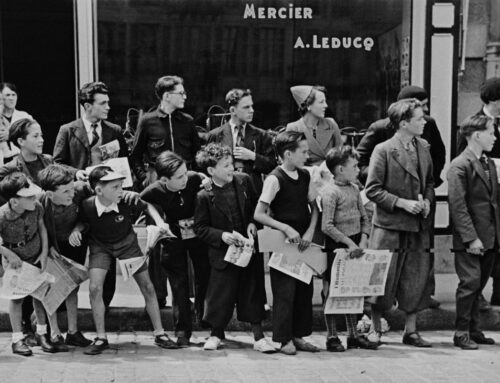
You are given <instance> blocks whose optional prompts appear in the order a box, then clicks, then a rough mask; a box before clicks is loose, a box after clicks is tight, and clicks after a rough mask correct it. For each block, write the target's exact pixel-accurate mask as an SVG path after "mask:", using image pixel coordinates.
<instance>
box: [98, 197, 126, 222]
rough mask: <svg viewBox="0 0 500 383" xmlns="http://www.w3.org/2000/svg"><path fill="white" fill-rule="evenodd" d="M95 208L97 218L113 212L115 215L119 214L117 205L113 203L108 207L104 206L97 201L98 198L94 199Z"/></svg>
mask: <svg viewBox="0 0 500 383" xmlns="http://www.w3.org/2000/svg"><path fill="white" fill-rule="evenodd" d="M95 207H96V209H97V216H98V217H100V216H101V215H103V213H108V212H110V211H115V212H116V213H119V212H120V210H118V205H117V204H116V202H113V203H112V204H111V205H109V206H104V205H103V204H102V203H101V201H99V198H98V197H96V198H95Z"/></svg>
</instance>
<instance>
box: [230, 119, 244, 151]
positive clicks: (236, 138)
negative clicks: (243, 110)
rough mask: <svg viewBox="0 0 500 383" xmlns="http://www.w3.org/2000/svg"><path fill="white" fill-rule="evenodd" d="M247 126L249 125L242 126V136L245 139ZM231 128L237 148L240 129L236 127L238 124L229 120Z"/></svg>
mask: <svg viewBox="0 0 500 383" xmlns="http://www.w3.org/2000/svg"><path fill="white" fill-rule="evenodd" d="M246 125H247V124H243V125H242V131H241V135H242V137H243V138H244V137H245V128H246ZM229 126H230V127H231V133H232V135H233V146H235V145H236V143H237V142H238V127H237V126H236V124H235V123H234V122H233V121H232V120H229ZM242 145H243V143H242Z"/></svg>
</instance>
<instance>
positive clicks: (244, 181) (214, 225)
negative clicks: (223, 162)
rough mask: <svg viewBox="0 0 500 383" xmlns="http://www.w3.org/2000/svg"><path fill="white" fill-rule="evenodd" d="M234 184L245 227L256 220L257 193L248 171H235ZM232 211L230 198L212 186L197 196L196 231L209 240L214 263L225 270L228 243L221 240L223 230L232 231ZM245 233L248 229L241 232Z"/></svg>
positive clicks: (205, 240)
mask: <svg viewBox="0 0 500 383" xmlns="http://www.w3.org/2000/svg"><path fill="white" fill-rule="evenodd" d="M233 185H234V187H235V190H236V201H234V203H236V204H237V205H238V208H239V209H240V212H241V216H242V218H243V223H244V227H245V228H246V227H247V226H248V225H249V224H250V223H252V222H253V211H254V209H255V204H256V202H257V194H256V192H255V189H254V187H253V183H252V181H251V178H250V176H249V175H248V174H244V173H235V174H234V178H233ZM233 229H234V227H233V223H232V220H231V211H230V210H229V208H228V201H227V200H226V199H225V198H221V196H220V195H219V194H218V193H214V191H213V190H211V191H207V190H201V191H200V192H199V193H198V196H197V200H196V208H195V212H194V231H195V233H196V235H197V236H198V237H199V238H200V239H201V240H202V241H203V242H205V243H207V244H208V246H209V248H208V258H209V260H210V264H211V266H212V267H215V268H216V269H219V270H222V269H225V268H226V266H227V262H226V261H224V256H225V255H226V251H227V248H228V246H227V245H226V243H225V242H223V241H222V233H224V232H230V233H232V232H233ZM242 234H243V235H244V236H245V237H246V233H242Z"/></svg>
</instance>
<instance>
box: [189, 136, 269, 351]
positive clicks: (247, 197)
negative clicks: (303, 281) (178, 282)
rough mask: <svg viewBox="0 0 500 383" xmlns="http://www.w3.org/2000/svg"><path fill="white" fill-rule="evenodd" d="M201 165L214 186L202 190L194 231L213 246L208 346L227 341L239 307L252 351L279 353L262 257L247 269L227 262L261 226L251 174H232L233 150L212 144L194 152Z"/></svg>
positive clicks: (207, 310) (256, 257)
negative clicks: (270, 327) (272, 338)
mask: <svg viewBox="0 0 500 383" xmlns="http://www.w3.org/2000/svg"><path fill="white" fill-rule="evenodd" d="M196 162H197V164H198V166H199V167H200V168H201V169H203V170H205V171H206V172H207V173H208V174H209V175H210V177H211V188H210V189H211V190H209V191H208V190H201V191H200V192H199V193H198V198H197V205H196V210H195V216H194V231H195V233H196V235H198V237H199V238H200V239H201V240H202V241H204V242H206V243H207V244H208V245H209V249H208V258H209V261H210V266H211V267H212V270H211V272H210V282H209V285H208V291H207V296H206V305H205V315H204V317H203V319H204V321H206V322H207V323H209V324H210V325H211V326H212V331H211V334H210V338H208V340H207V342H206V343H205V346H204V349H205V350H216V349H217V348H218V347H219V346H220V344H221V340H222V339H224V328H225V327H226V326H227V324H228V323H229V321H230V320H231V317H232V315H233V310H234V306H235V305H236V308H237V314H238V320H240V321H243V322H249V323H251V325H252V331H253V334H254V338H255V343H254V350H256V351H260V352H263V353H272V352H275V351H276V350H275V348H274V346H272V344H271V343H270V342H269V341H268V340H267V339H266V338H265V337H264V333H263V331H262V324H261V323H262V320H263V319H264V317H265V312H264V293H263V292H264V290H263V289H264V282H263V281H264V278H263V277H262V273H263V272H264V264H263V259H262V255H261V254H259V253H254V254H253V255H252V258H251V260H250V263H249V264H248V265H247V266H246V267H239V266H236V265H234V264H232V263H230V262H226V261H225V260H224V256H225V254H226V252H227V249H228V246H230V245H243V243H242V240H243V238H244V237H245V236H248V238H252V237H254V236H255V235H256V233H257V228H256V226H255V224H254V223H253V222H252V212H253V209H254V207H255V200H256V197H257V196H256V193H255V190H254V187H253V184H252V181H251V178H250V176H249V175H247V174H244V173H234V167H233V157H232V154H231V149H229V147H227V146H222V145H220V144H209V145H207V146H206V147H205V148H203V149H202V150H201V151H199V152H198V154H197V155H196Z"/></svg>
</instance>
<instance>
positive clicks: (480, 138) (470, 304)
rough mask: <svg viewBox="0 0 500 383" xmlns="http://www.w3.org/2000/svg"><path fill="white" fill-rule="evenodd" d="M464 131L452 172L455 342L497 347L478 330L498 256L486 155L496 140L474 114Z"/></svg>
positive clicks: (493, 179)
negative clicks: (462, 147)
mask: <svg viewBox="0 0 500 383" xmlns="http://www.w3.org/2000/svg"><path fill="white" fill-rule="evenodd" d="M460 133H461V135H462V136H463V137H465V138H466V140H467V147H466V148H465V150H464V151H463V152H462V153H461V154H460V155H459V156H458V157H456V158H455V159H454V160H453V161H452V162H451V164H450V169H449V171H448V182H449V188H448V190H449V191H448V201H449V207H450V214H451V220H452V224H453V249H454V250H455V269H456V271H457V274H458V277H459V279H460V283H459V284H458V287H457V294H456V296H457V300H456V305H457V309H456V313H457V318H456V323H455V328H456V332H455V336H454V338H453V342H454V344H455V346H457V347H461V348H462V349H466V350H475V349H477V348H478V346H477V345H478V344H494V340H493V339H491V338H486V337H485V336H484V334H483V333H482V332H481V330H480V318H479V298H480V296H481V291H482V289H483V288H484V286H485V285H486V283H487V281H488V278H489V276H490V274H491V270H492V268H493V264H494V262H495V259H496V258H497V257H498V249H499V241H500V216H499V211H498V204H499V201H500V194H499V193H500V188H499V187H498V178H497V172H496V169H495V164H494V162H493V161H492V160H491V158H488V157H487V156H486V155H485V154H484V152H489V151H491V149H492V147H493V145H494V143H495V140H496V138H495V135H494V132H493V123H492V121H491V119H489V118H488V117H487V116H480V115H474V116H471V117H469V118H467V119H466V120H465V121H464V122H463V123H462V125H461V126H460Z"/></svg>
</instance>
